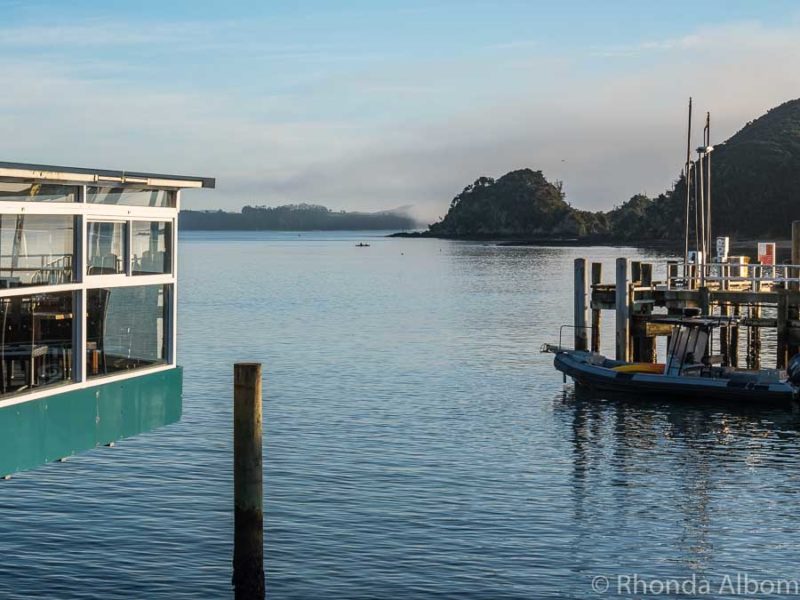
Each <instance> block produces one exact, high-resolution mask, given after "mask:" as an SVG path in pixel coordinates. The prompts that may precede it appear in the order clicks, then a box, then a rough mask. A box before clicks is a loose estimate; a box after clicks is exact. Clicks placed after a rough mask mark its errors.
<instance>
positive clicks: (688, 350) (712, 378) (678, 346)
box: [542, 317, 800, 404]
mask: <svg viewBox="0 0 800 600" xmlns="http://www.w3.org/2000/svg"><path fill="white" fill-rule="evenodd" d="M665 321H666V319H665ZM669 322H670V323H671V324H672V325H673V334H672V336H671V339H670V343H669V347H668V350H667V355H668V356H667V361H666V363H664V364H663V365H660V364H651V363H631V362H625V361H619V360H612V359H609V358H606V357H605V356H603V355H602V354H598V353H596V352H589V351H586V350H568V349H564V348H561V347H559V346H553V345H550V344H546V345H545V346H543V347H542V350H543V351H545V352H552V353H554V354H555V359H554V366H555V368H556V369H558V370H559V371H561V372H562V373H563V374H564V376H565V377H571V378H572V379H573V381H574V382H575V384H576V385H579V386H582V387H585V388H588V389H590V390H592V391H593V392H596V393H599V394H602V393H603V392H608V393H612V394H615V395H618V394H625V395H630V396H633V397H640V398H643V399H644V398H649V397H652V396H658V397H661V398H663V397H670V398H678V399H687V400H693V399H695V400H716V401H730V402H739V403H749V404H762V403H763V404H775V403H778V404H790V403H792V402H795V401H797V400H798V390H799V389H800V355H796V356H795V357H794V358H793V359H792V360H791V361H790V362H789V366H788V369H787V370H786V371H783V370H778V369H760V370H757V371H747V370H743V369H736V368H733V367H726V366H720V365H719V364H716V363H717V362H718V361H717V360H716V358H715V357H713V356H709V355H708V353H707V349H708V340H709V338H710V335H711V331H712V329H713V328H714V327H716V326H718V325H719V324H720V320H719V319H717V318H702V317H695V318H687V319H679V320H670V321H669Z"/></svg>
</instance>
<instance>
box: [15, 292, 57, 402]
mask: <svg viewBox="0 0 800 600" xmlns="http://www.w3.org/2000/svg"><path fill="white" fill-rule="evenodd" d="M72 301H73V298H72V292H61V293H58V294H36V295H34V296H15V297H13V298H2V299H0V321H2V331H0V375H1V376H0V392H1V393H2V394H4V395H8V394H16V393H20V392H25V391H30V390H35V389H40V388H43V387H47V386H52V385H57V384H63V383H68V382H70V381H71V378H72Z"/></svg>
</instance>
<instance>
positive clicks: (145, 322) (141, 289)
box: [86, 285, 169, 378]
mask: <svg viewBox="0 0 800 600" xmlns="http://www.w3.org/2000/svg"><path fill="white" fill-rule="evenodd" d="M168 288H169V286H166V285H141V286H132V287H119V288H105V289H96V290H89V291H88V293H87V320H86V340H87V354H86V374H87V377H90V378H91V377H99V376H102V375H110V374H113V373H118V372H120V371H127V370H129V369H137V368H141V367H149V366H152V365H158V364H164V363H166V340H167V335H168V333H167V329H166V327H167V298H168Z"/></svg>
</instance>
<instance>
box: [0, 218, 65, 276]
mask: <svg viewBox="0 0 800 600" xmlns="http://www.w3.org/2000/svg"><path fill="white" fill-rule="evenodd" d="M74 247H75V217H73V216H70V215H0V288H12V287H21V286H26V285H48V284H57V283H69V282H71V281H72V258H73V253H74Z"/></svg>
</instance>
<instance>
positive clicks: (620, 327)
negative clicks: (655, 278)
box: [615, 258, 631, 361]
mask: <svg viewBox="0 0 800 600" xmlns="http://www.w3.org/2000/svg"><path fill="white" fill-rule="evenodd" d="M630 287H631V285H630V270H629V261H628V259H627V258H618V259H617V277H616V290H615V292H616V297H615V305H616V312H617V318H616V331H617V343H616V357H617V360H625V361H629V360H630V359H631V358H630V347H631V344H630V338H631V336H630Z"/></svg>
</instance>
